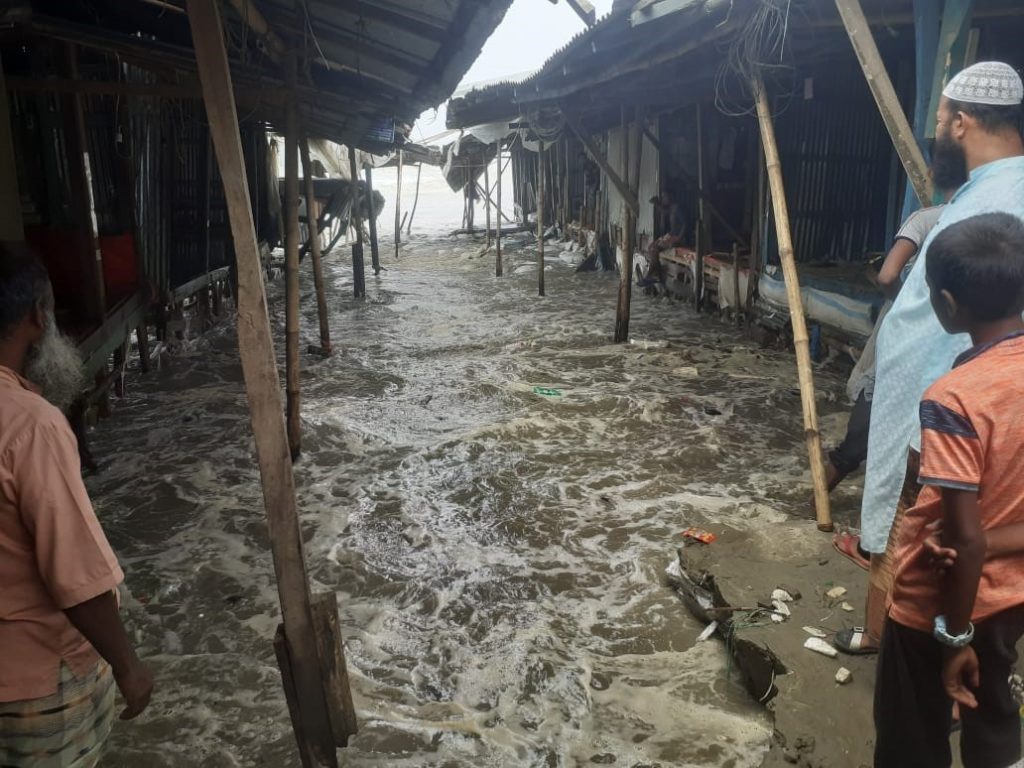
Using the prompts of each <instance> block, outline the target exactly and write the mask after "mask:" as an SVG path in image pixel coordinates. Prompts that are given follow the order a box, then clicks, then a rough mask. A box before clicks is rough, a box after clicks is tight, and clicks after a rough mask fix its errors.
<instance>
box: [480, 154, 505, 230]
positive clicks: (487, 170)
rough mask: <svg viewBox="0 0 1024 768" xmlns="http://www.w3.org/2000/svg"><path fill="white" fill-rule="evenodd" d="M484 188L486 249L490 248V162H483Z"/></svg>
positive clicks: (499, 221) (499, 222) (499, 220)
mask: <svg viewBox="0 0 1024 768" xmlns="http://www.w3.org/2000/svg"><path fill="white" fill-rule="evenodd" d="M484 190H486V192H487V195H486V198H487V199H486V200H484V208H485V209H486V214H485V217H486V222H487V250H490V249H491V164H490V163H488V162H486V161H485V162H484ZM498 224H501V218H500V217H499V218H498Z"/></svg>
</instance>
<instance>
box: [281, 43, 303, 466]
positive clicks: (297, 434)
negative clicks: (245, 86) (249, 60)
mask: <svg viewBox="0 0 1024 768" xmlns="http://www.w3.org/2000/svg"><path fill="white" fill-rule="evenodd" d="M297 67H298V62H297V61H296V56H295V53H293V52H289V53H288V55H287V56H286V69H287V71H288V80H289V82H290V83H291V84H292V85H294V84H295V82H296V80H297ZM284 300H285V312H284V327H285V331H284V343H285V356H284V357H285V390H286V393H287V404H286V408H285V411H286V414H287V424H288V450H289V451H290V452H291V456H292V461H295V460H296V459H298V458H299V454H300V453H302V416H301V408H300V404H301V400H302V393H301V382H300V378H301V375H302V371H301V369H300V365H299V112H298V106H297V105H296V103H295V99H294V97H293V98H292V101H291V103H289V105H288V109H287V111H286V113H285V129H284Z"/></svg>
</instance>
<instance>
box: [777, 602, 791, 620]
mask: <svg viewBox="0 0 1024 768" xmlns="http://www.w3.org/2000/svg"><path fill="white" fill-rule="evenodd" d="M772 607H773V608H774V609H775V612H776V613H781V614H782V615H783V616H791V615H792V614H791V613H790V611H789V606H788V605H786V604H785V603H784V602H782V601H781V600H772Z"/></svg>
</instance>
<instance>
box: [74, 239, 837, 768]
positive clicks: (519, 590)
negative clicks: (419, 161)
mask: <svg viewBox="0 0 1024 768" xmlns="http://www.w3.org/2000/svg"><path fill="white" fill-rule="evenodd" d="M479 248H480V245H479V243H477V242H473V241H469V240H466V239H462V240H449V239H444V238H442V239H435V240H430V239H415V238H414V239H413V241H412V242H411V243H409V244H407V245H405V246H403V250H402V259H401V261H399V262H397V263H396V262H395V261H394V260H393V259H392V258H391V257H390V255H388V257H387V258H386V259H385V266H386V267H387V270H388V271H387V272H385V273H384V274H383V275H382V276H381V278H380V279H379V280H374V279H373V278H372V276H371V277H369V278H368V286H367V298H366V300H365V301H363V302H360V303H356V302H354V301H353V300H352V299H351V286H350V278H351V275H350V270H349V268H348V266H347V259H348V255H347V253H346V252H345V251H344V250H343V249H339V250H338V251H336V252H335V253H334V254H331V255H330V256H329V257H328V260H327V267H328V282H329V288H330V299H329V301H330V304H331V307H332V312H331V324H332V337H333V339H334V342H335V346H336V349H337V350H338V353H337V354H336V355H335V356H334V357H333V358H331V359H328V360H324V361H321V360H319V359H316V358H313V357H305V358H304V360H303V365H304V366H305V370H304V373H303V382H302V386H303V393H302V398H303V400H302V408H303V417H304V427H305V431H304V440H303V447H304V452H303V456H302V459H301V460H300V462H299V464H298V465H297V473H296V479H297V483H298V488H299V505H300V510H301V512H302V514H303V524H304V527H305V530H306V531H307V534H308V538H307V542H308V543H307V547H308V549H307V552H308V558H309V570H310V574H311V578H312V579H313V580H314V583H315V584H316V585H317V586H318V587H324V588H333V589H335V590H337V591H338V596H339V603H340V606H341V620H342V628H343V631H344V633H345V638H346V645H347V652H348V660H349V668H350V675H351V678H352V683H353V693H354V696H355V700H356V705H357V707H358V709H359V717H360V724H361V731H360V733H359V735H358V736H357V737H356V738H355V739H354V740H353V742H352V744H351V746H350V748H349V749H348V750H347V751H346V752H345V753H344V755H343V760H342V763H343V764H344V765H349V766H373V765H388V766H428V765H438V766H440V765H444V766H467V768H468V767H469V766H510V767H511V766H517V767H518V766H575V765H586V764H614V765H624V766H654V765H662V766H672V765H689V766H708V767H709V768H711V767H712V766H714V767H715V768H719V767H721V766H735V767H736V768H740V767H742V766H757V765H760V764H761V762H762V760H763V759H764V755H765V750H766V749H767V746H768V743H769V739H770V737H771V721H770V720H769V719H768V718H767V717H766V716H765V714H764V712H763V710H762V709H761V708H760V707H758V706H756V705H755V704H753V703H752V702H751V701H750V700H749V697H748V696H747V694H746V693H745V691H743V690H742V689H741V688H740V687H739V686H738V685H736V684H735V683H733V682H730V681H729V680H728V678H727V666H728V661H727V658H726V655H725V653H724V651H723V650H722V648H721V647H720V646H719V645H718V644H716V643H713V642H708V643H701V644H695V642H694V641H695V638H696V636H697V634H698V633H699V632H700V630H701V627H700V626H699V625H697V623H696V622H694V621H693V620H692V619H691V618H690V617H689V616H688V615H687V613H686V611H685V609H684V608H683V607H682V606H681V605H680V603H679V601H678V599H677V597H676V596H675V595H674V593H673V592H672V591H671V590H670V589H668V588H667V587H666V586H665V582H664V575H663V571H664V568H665V566H666V565H667V564H668V562H669V561H670V559H671V558H672V556H673V550H674V548H675V547H676V546H678V545H679V544H680V543H681V537H680V533H681V531H683V530H684V529H685V528H687V527H689V526H691V525H698V526H704V527H709V528H714V527H716V526H717V530H721V531H723V532H725V531H730V530H731V531H736V532H739V533H737V534H735V535H736V536H741V537H747V538H748V539H749V540H751V541H756V547H757V551H758V552H759V553H761V554H763V553H764V552H765V551H766V550H765V549H764V547H765V542H772V543H774V545H775V549H774V553H775V554H774V555H772V557H773V558H774V557H777V558H780V559H782V560H783V561H785V562H790V563H792V564H793V567H798V566H799V567H803V566H804V565H806V566H807V567H811V566H812V565H813V567H814V568H817V569H818V571H819V572H820V573H821V580H822V581H825V580H829V581H831V580H833V579H835V578H836V577H835V575H834V574H831V573H827V572H828V571H829V569H827V568H822V567H820V566H819V565H818V561H819V559H820V552H819V547H820V546H826V547H827V540H826V539H824V537H822V535H821V534H817V533H816V532H814V526H813V523H811V522H807V523H806V530H807V532H808V533H807V536H808V537H811V536H812V535H813V536H814V537H818V538H814V539H813V543H812V544H808V545H807V546H802V545H801V546H791V545H790V542H788V541H786V540H783V539H782V538H780V536H781V535H782V534H783V532H785V531H788V530H791V529H795V528H794V527H793V526H788V525H787V524H788V523H790V522H792V521H794V520H796V519H797V518H799V517H800V516H803V515H805V511H806V508H807V502H806V497H807V495H808V487H809V486H808V479H807V473H806V471H805V469H804V468H805V465H806V460H805V457H804V456H803V455H802V452H803V445H804V443H803V438H802V427H801V417H800V401H799V395H798V392H797V384H796V372H795V366H794V363H793V358H792V357H791V356H790V355H789V354H787V353H784V352H773V351H762V350H760V349H758V348H757V347H756V346H755V345H753V344H752V343H750V342H747V341H744V340H742V339H741V338H740V337H739V336H738V335H737V334H736V333H735V331H734V330H733V329H732V328H730V327H728V326H727V325H725V324H723V323H720V322H718V321H717V320H715V319H713V318H710V317H696V316H694V315H693V314H692V313H691V312H690V311H689V310H688V309H687V308H685V307H684V306H682V305H680V304H677V303H671V302H668V301H665V300H650V299H648V298H646V297H642V296H638V297H637V298H636V299H635V300H634V303H633V306H634V318H633V325H632V330H633V337H634V342H635V343H632V344H628V345H619V346H616V345H613V344H611V343H610V341H609V339H610V335H611V330H612V326H613V319H614V302H615V291H616V287H617V278H616V277H614V276H611V275H606V274H600V273H585V274H579V275H577V274H574V272H573V269H572V268H571V267H569V266H567V265H565V264H563V263H561V262H559V261H558V260H557V259H551V260H550V271H549V272H548V273H547V294H548V295H547V297H546V298H544V299H539V298H537V297H536V296H535V295H534V294H535V290H534V286H535V282H534V281H535V267H534V266H533V264H534V262H533V259H534V258H535V257H534V255H533V253H532V251H525V250H524V251H522V252H520V253H514V254H512V255H510V258H509V263H508V264H507V266H506V274H507V275H508V277H506V278H503V279H501V280H496V279H495V278H494V277H493V273H492V270H493V264H492V259H493V256H492V255H488V256H486V257H484V258H482V259H481V258H473V256H472V255H473V254H474V253H476V252H477V251H478V250H479ZM554 250H556V251H557V249H554ZM304 266H305V265H304ZM280 290H281V286H280V284H274V285H272V286H271V293H272V295H271V307H272V312H273V313H274V318H273V320H274V326H275V331H276V332H277V334H278V341H279V344H278V349H279V352H282V353H283V343H281V339H282V338H283V300H282V299H281V296H280V295H278V294H277V292H278V291H280ZM313 300H314V299H313V293H312V285H311V280H310V279H309V276H308V274H305V270H304V275H303V306H304V317H303V344H302V346H303V348H304V347H305V344H306V343H308V342H312V341H313V340H314V339H315V337H316V330H315V329H316V326H315V312H314V305H313ZM819 377H820V381H821V384H820V387H819V388H820V389H822V390H823V391H825V392H837V393H838V392H840V391H841V389H842V387H841V382H840V381H839V380H838V379H837V378H835V377H834V375H833V374H830V373H828V372H825V373H822V374H819ZM819 405H820V407H821V409H822V411H823V414H824V416H823V423H824V425H825V430H826V433H827V434H828V433H829V432H830V431H831V432H833V433H834V432H836V431H838V428H839V426H840V425H841V423H842V420H843V418H844V414H845V403H844V402H843V400H842V399H841V398H839V397H836V398H835V399H830V398H823V399H822V402H820V404H819ZM830 427H831V430H830ZM92 447H93V451H94V453H95V455H96V457H97V458H98V460H99V461H100V462H101V465H102V466H103V471H102V473H101V474H99V475H98V476H95V477H92V478H90V479H89V480H88V485H89V489H90V491H91V492H92V494H93V498H94V501H95V503H96V506H97V509H98V511H99V514H100V516H101V519H102V520H103V522H104V525H105V527H106V530H107V532H108V534H109V537H110V539H111V542H112V544H113V546H114V548H115V549H116V550H117V552H118V554H119V556H120V557H121V559H122V562H123V564H124V566H125V570H126V572H127V579H128V581H127V584H128V587H129V590H130V592H131V597H130V598H129V599H128V600H127V601H126V609H127V611H128V614H129V617H130V620H131V624H132V626H133V627H134V628H135V631H136V634H137V636H138V639H139V641H140V642H141V653H142V654H144V655H145V656H146V657H147V658H148V659H150V660H151V661H152V662H153V664H154V666H155V669H156V672H157V679H158V685H159V688H158V691H157V693H156V695H155V697H154V701H153V704H152V706H151V709H150V711H149V712H148V713H147V714H146V716H144V717H143V718H141V719H140V720H139V721H135V722H134V723H132V724H130V725H128V726H123V727H122V726H120V725H119V726H118V728H117V729H115V734H114V738H113V742H112V748H111V752H110V755H109V758H108V760H107V762H106V763H105V765H108V766H125V767H128V766H131V767H132V768H135V767H137V766H139V765H146V766H147V767H148V768H163V767H165V766H166V767H167V768H180V767H184V766H196V765H203V766H210V767H211V768H218V767H219V766H260V765H262V766H294V765H297V764H298V762H297V756H296V754H295V750H294V746H293V740H292V735H291V728H290V724H289V722H288V715H287V710H286V707H285V703H284V699H283V694H282V692H281V686H280V680H279V677H278V673H277V669H276V663H275V661H274V657H273V651H272V649H271V642H270V641H271V638H272V635H273V630H274V627H275V626H276V623H277V621H278V607H277V596H276V591H275V588H274V582H273V568H272V564H271V560H270V555H269V547H268V543H267V535H266V529H265V525H264V517H263V511H262V501H261V496H260V492H259V484H258V474H257V470H256V466H255V461H254V458H253V452H252V451H253V449H252V441H251V437H250V433H249V423H248V413H247V410H246V404H245V396H244V391H243V388H242V384H241V369H240V366H239V363H238V357H237V348H236V342H235V338H234V334H233V330H232V327H231V324H230V323H226V322H225V323H222V324H221V325H220V326H219V327H217V328H215V329H214V330H213V331H211V332H209V333H208V334H207V335H205V336H203V337H201V338H199V339H197V340H194V341H192V342H189V343H188V344H187V345H186V347H185V349H183V350H181V351H180V352H179V353H177V354H176V355H175V356H173V357H172V358H170V359H168V360H166V361H165V364H164V365H163V367H162V370H160V371H155V372H153V373H151V374H149V375H147V376H145V377H143V376H139V375H138V374H136V373H133V374H132V375H131V377H130V381H129V386H128V396H127V398H126V399H125V400H123V401H120V402H117V403H115V413H114V416H113V418H111V419H108V420H105V421H104V422H102V423H101V425H100V426H99V428H98V429H97V430H96V431H95V433H94V436H93V445H92ZM856 498H857V493H856V490H855V489H851V490H847V491H843V492H841V493H840V494H839V497H838V501H837V504H836V508H837V518H838V519H842V517H843V514H844V513H846V514H848V513H850V512H855V511H856V507H857V504H856ZM787 535H788V534H787ZM801 536H802V534H801ZM801 536H797V535H796V534H794V535H793V536H792V537H791V538H792V539H794V540H795V539H798V538H799V539H800V540H801V541H802V540H803V539H802V538H801ZM807 540H808V541H811V539H810V538H808V539H807ZM724 542H725V545H726V546H723V548H722V552H736V553H737V556H736V557H735V558H733V560H734V563H736V565H735V567H734V568H732V570H730V573H731V574H732V576H731V578H734V579H735V580H736V583H737V584H738V583H740V582H745V583H746V584H747V585H750V586H751V587H752V588H753V589H754V590H755V591H758V589H759V587H760V586H763V587H766V588H767V590H768V591H769V592H770V591H771V588H772V587H774V586H775V584H768V583H764V584H761V583H760V582H762V581H764V580H765V576H764V574H763V573H760V572H759V566H758V559H757V558H752V559H750V560H749V561H747V562H746V564H745V565H744V558H743V557H742V551H738V550H737V549H735V547H734V546H733V544H731V543H730V538H729V536H726V537H725V539H724ZM715 546H716V545H712V547H715ZM751 546H752V547H753V546H755V545H754V544H752V545H751ZM838 559H839V558H836V560H838ZM815 578H817V576H816V577H815ZM793 629H795V630H798V629H799V627H794V628H793ZM822 685H823V688H822V691H821V693H822V694H823V695H826V694H827V695H829V696H832V695H834V694H833V693H832V691H831V689H832V688H833V687H834V683H832V680H831V677H830V676H829V677H827V678H826V679H825V680H823V681H822ZM844 690H845V689H844Z"/></svg>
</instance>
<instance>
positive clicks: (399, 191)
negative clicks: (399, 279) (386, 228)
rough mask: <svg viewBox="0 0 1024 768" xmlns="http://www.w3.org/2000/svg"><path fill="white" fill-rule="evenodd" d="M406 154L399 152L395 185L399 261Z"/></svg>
mask: <svg viewBox="0 0 1024 768" xmlns="http://www.w3.org/2000/svg"><path fill="white" fill-rule="evenodd" d="M404 161H405V153H404V152H402V150H398V183H397V184H396V185H395V259H396V260H397V259H398V246H399V245H401V244H402V166H403V164H404Z"/></svg>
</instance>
